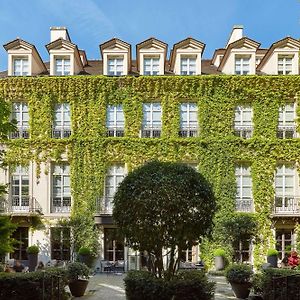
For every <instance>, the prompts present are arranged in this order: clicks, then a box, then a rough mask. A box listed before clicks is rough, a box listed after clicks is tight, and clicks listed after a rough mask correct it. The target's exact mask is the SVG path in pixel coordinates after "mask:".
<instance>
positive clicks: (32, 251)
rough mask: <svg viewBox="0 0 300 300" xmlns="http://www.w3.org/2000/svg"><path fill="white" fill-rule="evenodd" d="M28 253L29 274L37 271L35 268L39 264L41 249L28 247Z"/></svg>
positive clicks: (34, 246) (33, 246)
mask: <svg viewBox="0 0 300 300" xmlns="http://www.w3.org/2000/svg"><path fill="white" fill-rule="evenodd" d="M26 252H27V254H28V268H29V272H33V271H35V268H36V266H37V263H38V254H39V252H40V249H39V247H38V246H36V245H32V246H29V247H27V249H26Z"/></svg>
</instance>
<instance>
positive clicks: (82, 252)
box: [78, 247, 91, 255]
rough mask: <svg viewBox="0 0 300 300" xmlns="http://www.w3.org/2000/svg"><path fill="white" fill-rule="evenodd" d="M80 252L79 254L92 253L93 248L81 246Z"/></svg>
mask: <svg viewBox="0 0 300 300" xmlns="http://www.w3.org/2000/svg"><path fill="white" fill-rule="evenodd" d="M78 254H79V255H91V250H90V249H89V248H86V247H81V248H80V249H79V250H78Z"/></svg>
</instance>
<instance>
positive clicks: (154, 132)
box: [141, 127, 161, 138]
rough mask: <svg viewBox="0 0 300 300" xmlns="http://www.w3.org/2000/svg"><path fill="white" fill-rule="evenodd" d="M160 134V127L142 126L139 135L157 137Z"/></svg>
mask: <svg viewBox="0 0 300 300" xmlns="http://www.w3.org/2000/svg"><path fill="white" fill-rule="evenodd" d="M160 135H161V128H160V127H143V129H142V130H141V137H146V138H159V137H160Z"/></svg>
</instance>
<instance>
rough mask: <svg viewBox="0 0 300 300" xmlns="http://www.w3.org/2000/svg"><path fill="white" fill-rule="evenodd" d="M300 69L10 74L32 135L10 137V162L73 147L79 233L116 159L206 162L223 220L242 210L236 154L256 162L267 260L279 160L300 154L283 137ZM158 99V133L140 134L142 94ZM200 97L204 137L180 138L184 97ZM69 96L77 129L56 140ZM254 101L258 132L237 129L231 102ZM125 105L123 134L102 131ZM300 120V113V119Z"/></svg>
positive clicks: (8, 87)
mask: <svg viewBox="0 0 300 300" xmlns="http://www.w3.org/2000/svg"><path fill="white" fill-rule="evenodd" d="M298 91H300V77H299V76H226V75H221V76H220V75H218V76H186V77H181V76H153V77H144V76H141V77H119V78H111V77H104V76H70V77H36V78H33V77H32V78H30V77H29V78H21V77H20V78H4V79H1V80H0V98H2V99H5V100H6V101H28V103H29V114H30V136H31V138H30V139H29V140H21V139H20V140H11V141H9V142H8V151H7V153H6V161H7V162H8V163H10V164H19V163H22V164H25V163H28V162H29V161H30V160H35V161H36V162H38V163H39V162H41V161H46V162H47V161H51V160H55V161H59V160H61V155H62V154H63V153H64V152H67V155H68V160H69V162H70V165H71V181H72V195H73V200H74V204H73V209H72V216H73V218H75V219H76V217H78V218H80V217H81V218H83V219H84V222H85V225H86V226H85V228H83V229H82V231H80V230H79V232H78V239H80V237H81V238H82V241H84V240H87V239H84V236H85V237H86V236H87V235H88V234H90V235H91V236H92V235H93V213H94V210H95V199H96V198H97V197H99V196H100V197H101V195H102V194H103V185H104V178H105V174H106V170H107V168H108V166H109V164H111V163H113V162H123V163H126V164H127V166H128V167H129V169H131V168H134V167H135V166H137V165H139V164H142V163H143V162H145V161H147V160H150V159H154V158H155V159H159V160H165V161H166V160H167V161H183V162H189V161H192V162H199V169H200V171H201V172H202V173H203V174H204V175H205V176H206V177H207V178H208V179H209V181H210V182H211V183H212V185H213V188H214V191H215V194H216V197H217V201H218V207H219V211H218V213H217V215H216V221H215V222H216V228H217V227H218V226H217V225H218V220H219V219H220V218H222V216H224V215H228V214H230V213H231V212H233V211H234V209H235V192H236V182H235V174H234V166H235V164H236V163H237V162H247V163H249V164H250V165H251V172H252V181H253V196H254V203H255V209H256V213H257V215H258V220H259V228H260V240H261V242H260V243H259V244H258V245H257V246H256V248H255V259H256V263H260V262H262V260H263V255H264V254H265V253H266V249H267V247H268V246H269V243H272V242H273V240H272V237H271V236H272V235H271V229H270V228H271V219H270V207H271V205H272V203H273V199H274V187H273V181H274V172H275V168H276V162H277V161H287V162H295V163H298V162H299V158H300V155H299V154H300V140H299V139H298V138H297V139H286V140H284V139H277V138H276V130H277V120H278V111H279V107H280V105H282V104H283V103H284V102H286V101H295V97H296V96H297V93H298ZM149 101H159V102H161V103H162V110H163V120H162V123H163V132H162V137H161V138H155V139H150V138H139V131H140V128H141V122H142V103H143V102H149ZM186 101H191V102H197V104H198V108H199V127H200V130H201V133H200V136H199V137H197V138H179V137H178V130H179V103H180V102H186ZM57 102H69V103H70V104H71V114H72V136H71V137H70V138H68V139H61V140H57V139H51V138H50V134H51V124H52V116H53V109H54V104H55V103H57ZM245 103H246V104H251V105H252V107H253V111H254V119H253V123H254V134H253V137H252V138H251V139H248V140H245V139H242V138H238V137H235V136H234V134H233V126H232V125H233V121H234V108H235V106H236V105H238V104H245ZM108 104H123V108H124V112H125V137H120V138H111V137H106V136H105V131H106V130H105V118H106V107H107V105H108ZM298 124H299V122H298Z"/></svg>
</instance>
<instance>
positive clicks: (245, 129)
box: [234, 126, 253, 139]
mask: <svg viewBox="0 0 300 300" xmlns="http://www.w3.org/2000/svg"><path fill="white" fill-rule="evenodd" d="M252 134H253V127H252V126H234V135H236V136H239V137H241V138H244V139H250V138H251V137H252Z"/></svg>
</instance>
